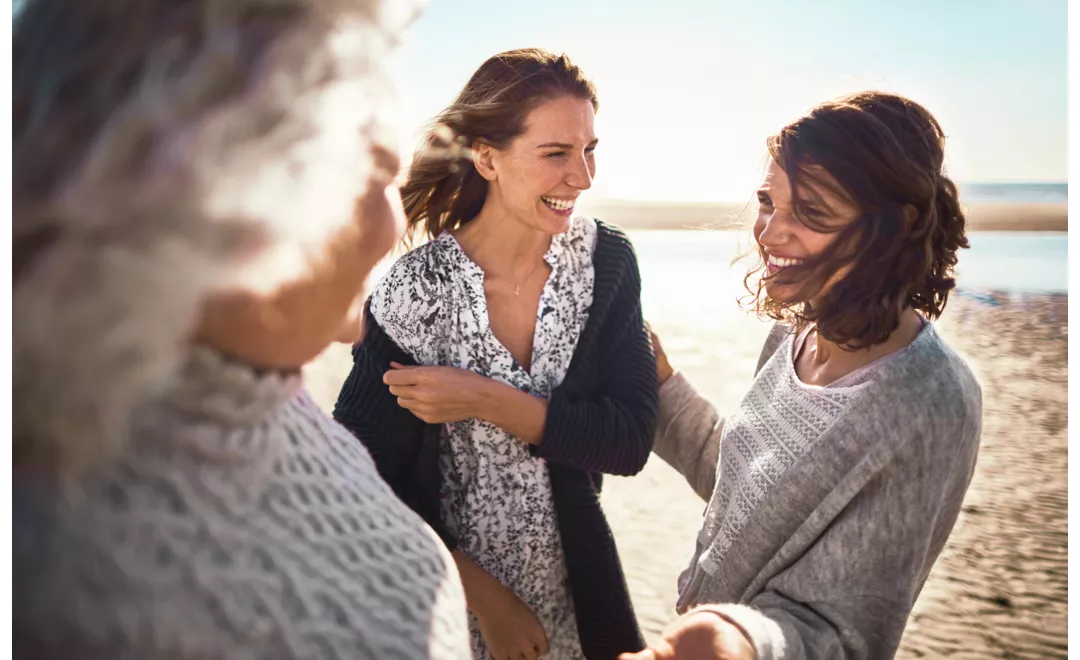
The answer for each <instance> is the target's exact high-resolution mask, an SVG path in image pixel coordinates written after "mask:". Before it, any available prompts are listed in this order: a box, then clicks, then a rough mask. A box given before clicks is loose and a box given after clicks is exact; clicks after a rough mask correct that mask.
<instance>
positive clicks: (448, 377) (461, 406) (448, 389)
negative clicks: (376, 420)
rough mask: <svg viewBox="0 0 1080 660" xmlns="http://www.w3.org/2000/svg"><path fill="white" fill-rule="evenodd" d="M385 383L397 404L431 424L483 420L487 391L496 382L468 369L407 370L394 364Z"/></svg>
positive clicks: (428, 368) (417, 368) (408, 368)
mask: <svg viewBox="0 0 1080 660" xmlns="http://www.w3.org/2000/svg"><path fill="white" fill-rule="evenodd" d="M390 366H391V367H393V368H392V369H391V370H390V371H387V372H386V373H385V374H383V382H384V383H386V384H387V385H389V386H390V393H391V394H393V395H394V396H396V397H397V400H398V405H399V406H401V407H402V408H406V409H408V410H409V411H410V412H412V414H414V415H416V416H417V417H419V418H420V419H422V420H424V421H425V422H427V423H428V424H444V423H449V422H460V421H461V420H464V419H469V418H471V417H480V416H481V415H480V412H481V406H482V404H483V402H484V391H485V390H486V389H487V388H488V387H490V385H491V384H492V383H493V382H494V381H492V380H491V379H490V378H485V377H483V376H481V375H479V374H477V373H473V372H472V371H469V370H467V369H457V368H455V367H407V366H405V365H403V364H398V363H397V362H391V363H390Z"/></svg>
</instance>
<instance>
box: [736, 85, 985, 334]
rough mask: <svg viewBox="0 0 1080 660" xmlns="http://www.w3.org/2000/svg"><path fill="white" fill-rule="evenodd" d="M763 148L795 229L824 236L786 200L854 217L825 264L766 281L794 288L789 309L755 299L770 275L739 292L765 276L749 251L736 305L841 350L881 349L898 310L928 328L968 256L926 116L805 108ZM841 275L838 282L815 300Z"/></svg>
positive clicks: (913, 111) (863, 105)
mask: <svg viewBox="0 0 1080 660" xmlns="http://www.w3.org/2000/svg"><path fill="white" fill-rule="evenodd" d="M767 144H768V150H769V154H770V155H771V156H772V158H773V160H775V161H776V163H777V164H778V165H779V166H780V167H782V168H783V169H784V171H785V172H786V173H787V176H788V179H789V181H790V185H791V194H792V199H793V200H796V202H795V204H794V207H795V209H796V214H797V216H798V218H799V220H800V221H801V222H803V223H804V224H806V225H807V226H809V227H811V228H812V229H816V230H821V231H824V230H826V229H825V228H824V227H820V226H815V223H814V222H813V220H811V219H808V218H806V217H804V216H803V215H802V214H800V213H799V211H798V209H799V208H800V206H801V204H799V203H798V200H805V199H806V198H807V196H808V195H809V196H813V195H814V194H815V193H814V188H817V189H819V190H820V189H826V190H829V191H830V192H832V193H834V194H836V195H838V196H840V197H841V198H843V199H846V200H847V201H849V202H851V203H852V204H854V205H855V206H856V207H857V208H858V209H859V211H860V216H859V217H858V218H857V219H856V220H855V221H854V222H853V223H851V224H850V225H848V226H847V227H844V228H843V229H841V230H840V231H839V232H838V235H837V237H836V239H835V240H834V241H833V242H832V243H831V244H830V247H829V248H828V249H827V250H826V252H825V254H822V255H820V256H819V257H817V258H815V259H813V260H812V261H808V262H807V263H806V264H804V265H802V266H798V267H794V268H785V269H784V270H783V271H782V272H781V273H779V274H778V275H780V276H782V277H783V278H784V279H785V280H787V279H789V278H797V279H798V280H801V281H803V282H804V284H803V285H802V287H801V291H800V295H799V296H797V299H798V301H797V302H791V303H784V302H780V301H776V300H772V299H770V298H769V297H768V296H767V294H766V293H765V283H766V281H768V280H770V279H773V278H776V277H777V276H776V275H774V276H767V277H762V278H760V279H759V280H758V282H757V284H756V286H755V285H752V284H751V280H752V279H753V277H754V275H755V274H757V273H761V272H763V271H764V267H765V262H764V255H762V254H761V252H760V250H759V251H758V257H759V260H758V262H757V263H756V264H755V265H754V267H753V268H751V270H750V272H749V273H748V274H747V276H746V279H745V283H746V286H747V289H748V290H749V291H750V294H751V295H750V297H749V299H748V300H744V303H746V304H748V305H749V306H750V307H752V308H753V309H754V310H755V311H757V312H758V313H759V314H762V315H764V316H768V317H770V318H773V319H776V320H781V321H786V322H788V323H791V324H792V325H794V326H795V327H797V328H802V327H806V326H807V325H809V324H812V323H813V324H816V325H817V332H818V333H819V334H820V335H821V336H822V337H825V338H826V339H828V340H830V341H834V342H837V343H839V344H841V345H843V346H845V347H847V348H850V349H856V348H865V347H869V346H873V345H874V344H879V343H881V342H883V341H885V340H886V339H887V338H888V337H889V335H890V334H891V333H892V332H893V330H895V329H896V328H897V327H898V325H899V322H900V314H901V313H902V312H903V311H904V309H906V308H908V307H911V308H913V309H916V310H918V311H920V312H922V313H923V314H924V315H925V316H927V317H928V318H931V319H933V318H937V317H939V316H940V315H941V313H942V311H944V309H945V304H946V302H947V301H948V298H949V292H950V291H951V290H952V289H953V288H955V286H956V280H955V279H954V277H953V270H954V268H955V266H956V262H957V256H956V253H957V250H959V249H960V248H966V247H969V245H968V241H967V238H966V237H965V235H964V225H965V219H964V212H963V210H962V209H961V207H960V201H959V199H958V196H957V188H956V184H955V183H953V181H952V180H951V179H950V178H949V177H948V176H947V175H946V173H945V170H944V167H943V161H944V144H945V134H944V132H943V131H942V129H941V125H940V124H938V122H937V120H936V119H934V117H933V115H931V114H930V113H929V112H928V111H927V110H926V109H925V108H923V107H922V106H921V105H919V104H918V103H915V102H914V101H911V100H909V99H906V98H903V97H901V96H897V95H895V94H889V93H885V92H874V91H870V92H860V93H857V94H852V95H849V96H844V97H841V98H839V99H836V100H833V101H829V102H826V103H823V104H821V105H819V106H817V107H816V108H814V109H813V110H811V111H810V113H809V114H807V115H806V116H804V117H802V118H800V119H798V120H796V121H794V122H792V123H791V124H789V125H787V126H785V127H784V128H783V129H782V130H781V131H780V132H779V133H777V134H776V135H773V136H772V137H770V138H768V141H767ZM822 171H824V172H825V173H827V176H822ZM800 184H801V185H800ZM847 266H850V267H851V270H850V272H849V273H848V274H847V275H846V276H844V278H843V279H841V280H840V281H838V282H836V283H835V284H834V285H833V286H832V287H831V288H829V290H828V291H827V292H826V293H825V294H824V295H821V296H818V295H817V294H818V292H820V291H821V290H822V288H823V287H824V286H825V285H826V283H827V282H828V280H829V278H830V277H832V276H834V275H835V274H836V273H837V272H838V271H839V270H840V269H842V268H844V267H847ZM811 299H813V302H810V301H811Z"/></svg>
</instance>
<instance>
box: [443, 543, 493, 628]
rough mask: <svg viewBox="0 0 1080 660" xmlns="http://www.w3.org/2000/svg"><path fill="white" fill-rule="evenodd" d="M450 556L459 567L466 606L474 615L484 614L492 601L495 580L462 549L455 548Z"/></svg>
mask: <svg viewBox="0 0 1080 660" xmlns="http://www.w3.org/2000/svg"><path fill="white" fill-rule="evenodd" d="M450 555H451V556H452V557H453V558H454V563H455V564H456V565H457V570H458V575H460V576H461V586H462V588H463V589H464V591H465V605H466V606H467V607H468V608H469V611H470V612H472V613H473V614H476V613H477V612H483V611H484V609H485V607H486V606H487V605H488V603H489V602H490V601H491V594H492V586H493V585H492V582H493V581H495V578H494V577H492V576H491V575H490V574H489V573H488V572H487V571H485V570H484V569H482V568H480V567H479V566H477V565H476V562H474V561H473V560H472V559H470V558H469V556H468V555H466V554H465V553H464V552H462V551H461V550H460V549H457V548H455V549H454V550H453V551H451V552H450Z"/></svg>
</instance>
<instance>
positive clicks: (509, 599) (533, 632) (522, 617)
mask: <svg viewBox="0 0 1080 660" xmlns="http://www.w3.org/2000/svg"><path fill="white" fill-rule="evenodd" d="M451 555H452V556H453V557H454V562H455V563H456V564H457V568H458V574H459V575H460V576H461V584H462V586H463V587H464V588H465V600H466V603H467V605H468V607H469V611H471V612H472V613H473V615H474V616H475V617H476V620H477V621H478V622H479V624H480V634H481V635H483V637H484V643H485V644H487V647H488V653H489V654H490V655H491V657H492V658H494V660H520V659H521V658H526V659H527V660H536V658H539V657H540V656H542V655H546V654H547V653H548V651H550V648H549V646H548V638H547V633H546V632H544V627H543V626H542V625H541V624H540V620H539V619H537V618H536V615H535V614H533V611H532V610H531V609H529V606H528V605H526V604H525V603H524V602H522V600H521V599H520V598H518V597H517V594H515V593H514V592H513V590H511V589H509V588H508V587H506V586H505V585H503V583H501V582H499V581H498V580H496V579H495V578H494V577H492V576H491V575H490V574H488V573H487V572H486V571H485V570H484V569H482V568H480V567H479V566H477V565H476V563H474V562H473V560H472V559H469V557H468V555H466V554H465V553H463V552H462V551H461V550H454V551H453V552H452V553H451Z"/></svg>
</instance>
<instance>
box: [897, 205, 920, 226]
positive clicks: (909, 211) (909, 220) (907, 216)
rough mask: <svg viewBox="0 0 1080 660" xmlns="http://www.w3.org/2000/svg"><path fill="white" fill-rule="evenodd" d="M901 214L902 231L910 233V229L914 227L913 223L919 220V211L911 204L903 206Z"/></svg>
mask: <svg viewBox="0 0 1080 660" xmlns="http://www.w3.org/2000/svg"><path fill="white" fill-rule="evenodd" d="M901 212H902V213H903V215H904V229H905V230H907V231H911V228H912V227H913V226H914V225H915V221H916V220H918V219H919V209H917V208H915V207H914V206H913V205H911V204H904V207H903V208H902V209H901Z"/></svg>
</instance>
